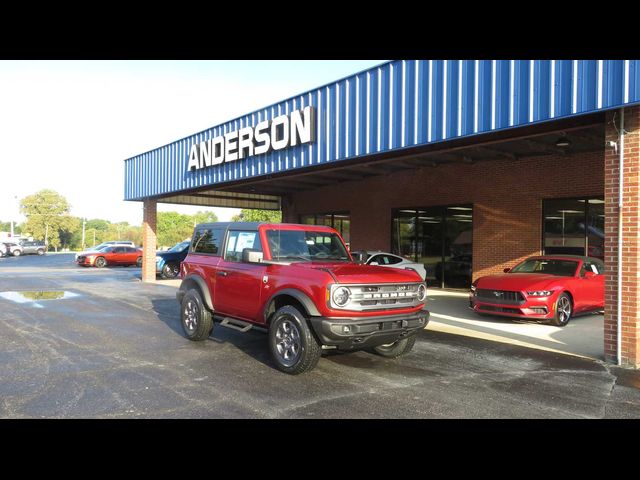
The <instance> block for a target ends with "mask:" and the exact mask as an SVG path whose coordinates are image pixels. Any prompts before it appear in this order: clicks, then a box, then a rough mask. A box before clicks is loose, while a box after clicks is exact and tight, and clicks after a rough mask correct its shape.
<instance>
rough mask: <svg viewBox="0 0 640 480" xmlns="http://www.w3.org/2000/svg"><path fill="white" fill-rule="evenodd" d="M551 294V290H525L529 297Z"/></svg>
mask: <svg viewBox="0 0 640 480" xmlns="http://www.w3.org/2000/svg"><path fill="white" fill-rule="evenodd" d="M552 294H553V292H552V291H551V290H534V291H533V292H527V295H529V296H530V297H548V296H549V295H552Z"/></svg>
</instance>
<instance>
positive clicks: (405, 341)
mask: <svg viewBox="0 0 640 480" xmlns="http://www.w3.org/2000/svg"><path fill="white" fill-rule="evenodd" d="M415 343H416V336H415V335H411V336H410V337H406V338H402V339H400V340H398V341H397V342H394V343H391V344H389V345H379V346H377V347H373V348H372V349H371V351H372V352H373V353H375V354H377V355H380V356H382V357H386V358H397V357H399V356H401V355H405V354H407V353H409V352H410V351H411V349H412V348H413V345H414V344H415Z"/></svg>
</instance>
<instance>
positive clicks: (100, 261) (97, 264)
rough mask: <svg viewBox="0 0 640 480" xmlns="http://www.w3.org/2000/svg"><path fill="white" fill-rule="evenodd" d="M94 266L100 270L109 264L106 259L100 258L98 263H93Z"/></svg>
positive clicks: (97, 259) (97, 260)
mask: <svg viewBox="0 0 640 480" xmlns="http://www.w3.org/2000/svg"><path fill="white" fill-rule="evenodd" d="M93 264H94V265H95V266H96V267H98V268H102V267H104V266H105V265H106V264H107V261H106V260H105V258H104V257H98V258H96V261H95V262H93Z"/></svg>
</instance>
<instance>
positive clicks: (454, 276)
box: [391, 205, 473, 289]
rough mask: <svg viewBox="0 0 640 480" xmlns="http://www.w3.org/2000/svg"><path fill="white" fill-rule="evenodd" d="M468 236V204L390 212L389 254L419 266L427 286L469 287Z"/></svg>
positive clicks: (470, 230)
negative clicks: (425, 273)
mask: <svg viewBox="0 0 640 480" xmlns="http://www.w3.org/2000/svg"><path fill="white" fill-rule="evenodd" d="M472 233H473V206H472V205H450V206H439V207H425V208H416V209H397V210H394V211H393V225H392V234H391V236H392V239H391V245H392V251H393V253H395V254H396V255H400V256H402V257H404V258H407V259H410V260H412V261H414V262H418V263H421V264H423V265H424V267H425V270H426V271H427V285H428V286H430V287H440V288H455V289H458V288H462V289H466V288H469V286H470V285H471V266H472V258H471V254H472V247H473V239H472Z"/></svg>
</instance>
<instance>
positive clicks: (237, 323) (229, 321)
mask: <svg viewBox="0 0 640 480" xmlns="http://www.w3.org/2000/svg"><path fill="white" fill-rule="evenodd" d="M220 325H222V326H223V327H227V328H232V329H234V330H238V331H239V332H242V333H245V332H248V331H249V330H251V329H252V328H253V325H252V324H250V323H249V322H244V321H242V320H237V319H235V318H230V317H224V318H223V319H222V321H221V322H220Z"/></svg>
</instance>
